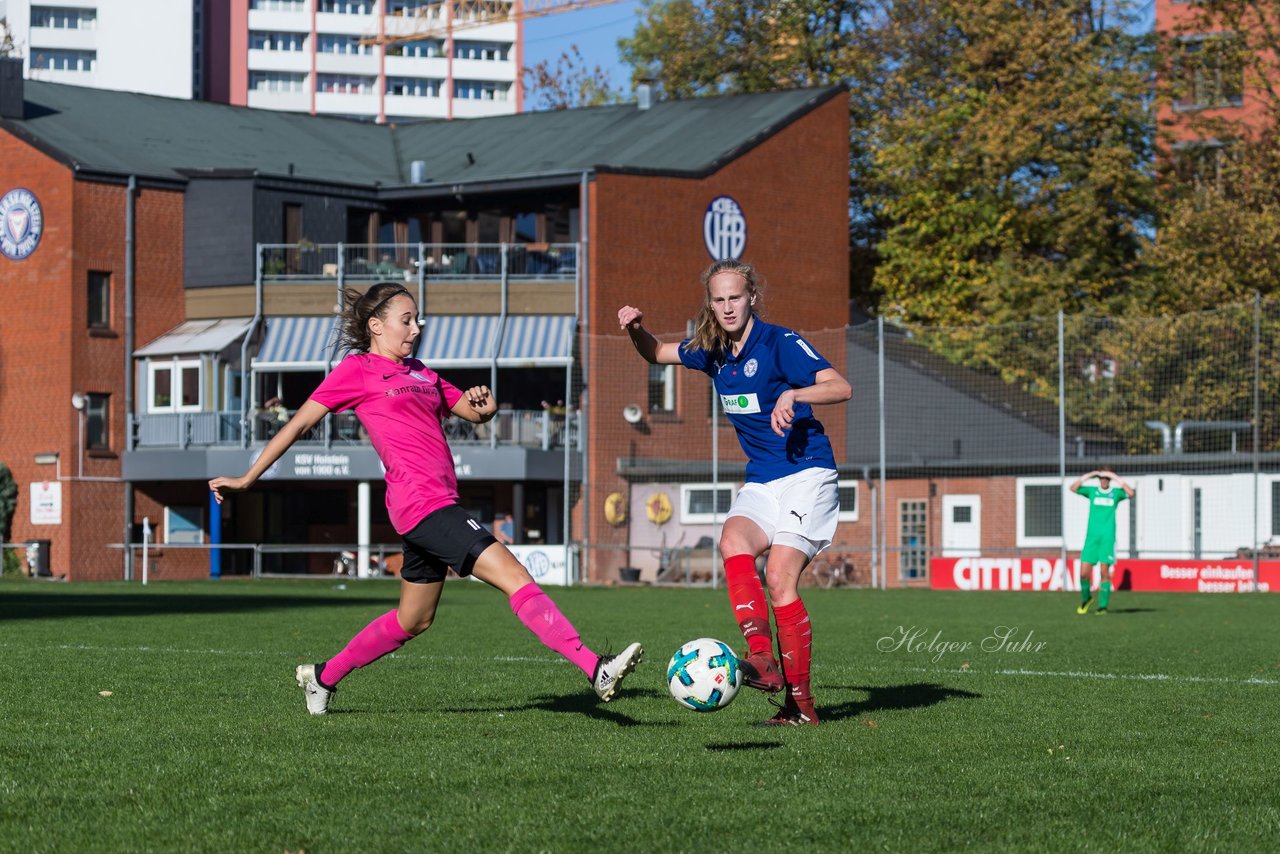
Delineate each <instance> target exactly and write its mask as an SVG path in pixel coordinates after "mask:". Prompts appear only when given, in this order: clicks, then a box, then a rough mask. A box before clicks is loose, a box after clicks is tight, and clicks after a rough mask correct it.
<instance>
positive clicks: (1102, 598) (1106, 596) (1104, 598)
mask: <svg viewBox="0 0 1280 854" xmlns="http://www.w3.org/2000/svg"><path fill="white" fill-rule="evenodd" d="M1109 601H1111V579H1109V578H1108V579H1107V580H1106V581H1104V582H1102V589H1101V590H1100V591H1098V608H1099V609H1103V608H1106V607H1107V602H1109Z"/></svg>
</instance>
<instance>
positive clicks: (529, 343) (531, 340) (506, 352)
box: [498, 314, 576, 367]
mask: <svg viewBox="0 0 1280 854" xmlns="http://www.w3.org/2000/svg"><path fill="white" fill-rule="evenodd" d="M575 326H576V322H575V318H574V316H573V315H571V314H516V315H511V316H508V317H507V327H506V329H505V330H504V332H503V335H502V348H501V349H500V350H499V351H498V364H499V365H500V366H502V367H518V366H520V365H536V366H539V367H566V366H568V365H569V364H570V363H571V362H572V360H573V333H574V327H575Z"/></svg>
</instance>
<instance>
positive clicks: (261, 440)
mask: <svg viewBox="0 0 1280 854" xmlns="http://www.w3.org/2000/svg"><path fill="white" fill-rule="evenodd" d="M292 416H293V412H288V413H286V414H285V420H287V419H288V418H290V417H292ZM284 423H285V422H284V420H280V419H279V418H278V417H277V416H275V415H272V414H267V415H262V414H260V415H257V416H254V415H252V414H250V416H249V424H248V425H247V429H248V436H247V439H242V436H243V433H244V431H243V430H242V427H241V421H240V412H239V411H238V410H235V411H221V412H183V413H159V414H153V415H145V414H144V415H137V416H134V419H133V436H132V438H133V443H132V447H133V448H134V449H135V450H139V451H142V450H146V449H149V448H150V449H175V448H177V449H186V448H215V447H226V448H240V447H246V446H247V447H254V446H261V445H263V444H265V443H266V442H267V441H268V440H269V439H270V438H271V437H272V436H274V435H275V432H276V431H277V430H279V429H280V426H281V425H282V424H284ZM566 424H568V425H569V429H568V430H567V431H566V429H565V428H566ZM443 427H444V434H445V437H446V438H447V439H448V440H449V445H450V447H452V448H455V449H457V448H461V447H470V448H475V449H479V448H484V447H517V448H526V449H530V450H542V451H563V450H565V448H566V444H567V445H568V446H569V447H573V446H574V445H575V444H576V437H577V436H578V435H579V434H580V431H581V419H580V414H579V413H574V414H573V416H572V417H569V416H566V415H564V414H558V413H553V412H551V411H548V410H512V409H504V410H499V412H498V414H497V416H495V417H494V419H493V420H492V421H490V422H488V423H487V424H472V423H471V422H470V421H464V420H463V419H461V418H449V419H446V420H445V422H444V424H443ZM295 444H296V445H299V446H311V447H319V448H355V447H369V437H368V435H367V434H366V433H365V431H364V428H363V427H362V426H361V425H360V421H359V419H357V418H356V416H355V415H354V414H353V413H350V412H340V413H331V414H330V415H327V416H326V417H325V418H324V420H323V421H321V422H320V423H319V424H317V425H316V426H315V427H314V428H313V429H312V430H311V432H310V433H308V434H307V435H306V436H303V437H302V438H301V439H299V440H298V441H297V442H296V443H295Z"/></svg>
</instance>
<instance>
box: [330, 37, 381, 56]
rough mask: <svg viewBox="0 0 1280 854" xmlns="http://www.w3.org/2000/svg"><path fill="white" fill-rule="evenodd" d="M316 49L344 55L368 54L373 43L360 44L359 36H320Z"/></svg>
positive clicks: (371, 50) (371, 49)
mask: <svg viewBox="0 0 1280 854" xmlns="http://www.w3.org/2000/svg"><path fill="white" fill-rule="evenodd" d="M316 50H318V51H319V52H320V53H336V54H341V55H344V56H369V55H371V54H372V53H373V45H371V44H360V37H359V36H333V35H322V36H320V38H319V40H318V42H317V45H316Z"/></svg>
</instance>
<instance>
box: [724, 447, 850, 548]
mask: <svg viewBox="0 0 1280 854" xmlns="http://www.w3.org/2000/svg"><path fill="white" fill-rule="evenodd" d="M838 479H839V475H838V474H837V473H836V470H835V469H821V468H810V469H802V470H801V471H798V472H796V473H795V474H789V475H787V476H786V477H780V478H778V479H777V480H771V481H769V482H768V483H748V484H746V485H745V486H743V487H742V489H740V490H738V495H737V497H736V498H734V499H733V506H732V507H730V508H729V515H728V516H727V517H726V518H730V517H733V516H741V517H743V518H744V519H750V520H751V521H752V522H755V523H756V524H757V525H758V526H760V530H762V531H764V533H765V536H767V537H768V538H769V545H776V546H790V547H791V548H793V549H795V550H797V551H802V552H804V553H805V555H807V556H808V557H809V559H811V560H812V559H813V556H814V555H816V554H817V553H818V552H820V551H822V550H823V549H825V548H826V547H827V546H829V545H831V538H832V537H834V536H835V535H836V523H837V522H838V521H839V515H840V497H839V494H838V492H837V491H836V481H837V480H838Z"/></svg>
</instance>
